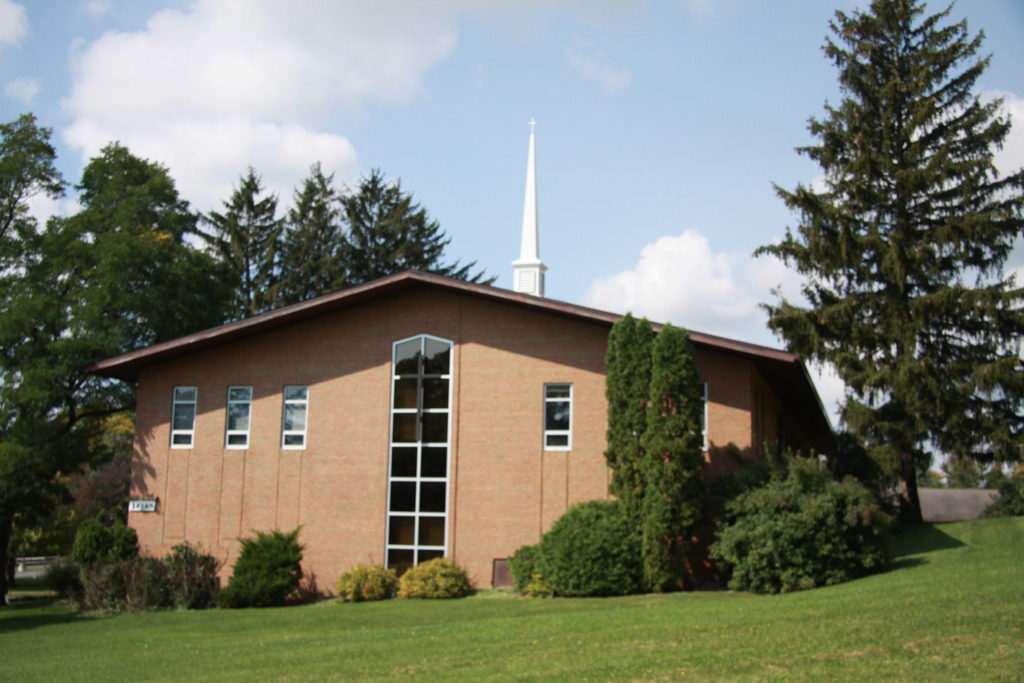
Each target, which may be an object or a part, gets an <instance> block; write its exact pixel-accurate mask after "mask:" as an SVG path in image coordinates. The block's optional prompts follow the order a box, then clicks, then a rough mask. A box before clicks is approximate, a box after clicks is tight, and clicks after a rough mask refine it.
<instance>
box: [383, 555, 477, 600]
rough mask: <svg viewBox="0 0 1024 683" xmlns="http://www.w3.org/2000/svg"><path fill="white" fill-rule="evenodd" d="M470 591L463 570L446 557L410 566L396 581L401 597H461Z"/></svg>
mask: <svg viewBox="0 0 1024 683" xmlns="http://www.w3.org/2000/svg"><path fill="white" fill-rule="evenodd" d="M472 592H473V584H472V583H470V581H469V577H468V576H466V572H465V570H463V569H462V568H461V567H460V566H458V565H457V564H455V563H454V562H452V561H451V560H450V559H448V558H447V557H437V558H434V559H433V560H427V561H426V562H424V563H423V564H421V565H419V566H416V567H412V568H411V569H409V571H407V572H405V573H404V574H402V578H401V579H400V580H399V582H398V594H399V595H400V596H401V597H403V598H461V597H463V596H464V595H469V594H470V593H472Z"/></svg>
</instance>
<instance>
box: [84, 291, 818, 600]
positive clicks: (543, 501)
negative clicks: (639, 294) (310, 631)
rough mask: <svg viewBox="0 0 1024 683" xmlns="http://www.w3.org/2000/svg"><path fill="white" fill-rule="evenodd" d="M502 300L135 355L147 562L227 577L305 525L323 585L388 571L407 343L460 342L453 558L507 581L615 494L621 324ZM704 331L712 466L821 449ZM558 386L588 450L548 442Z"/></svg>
mask: <svg viewBox="0 0 1024 683" xmlns="http://www.w3.org/2000/svg"><path fill="white" fill-rule="evenodd" d="M441 284H442V285H444V283H441ZM488 289H489V288H479V287H477V288H475V289H474V290H473V291H466V290H465V288H462V287H456V286H423V287H407V288H404V289H401V290H397V291H388V290H381V291H379V292H377V293H376V294H375V295H373V296H368V297H364V298H363V299H362V300H359V301H355V302H353V303H352V304H351V305H347V306H346V307H344V308H342V309H340V310H329V311H327V312H324V313H323V314H322V315H317V316H312V315H306V316H304V317H303V318H302V319H299V320H295V321H285V322H283V323H281V324H277V325H276V326H273V327H271V328H269V329H264V330H255V331H252V332H251V333H248V334H244V335H236V336H235V338H233V339H227V340H224V339H220V340H219V341H217V343H212V342H209V343H207V342H204V343H203V344H199V345H197V346H198V348H195V349H194V350H193V349H192V348H190V347H188V346H187V345H184V344H179V346H177V347H175V352H174V353H163V354H162V356H161V355H158V354H156V353H150V352H148V351H147V352H142V354H143V360H142V361H139V360H138V358H136V357H133V359H132V361H131V362H134V363H136V365H135V366H133V369H132V374H131V375H130V376H131V377H132V378H137V380H138V407H137V422H136V438H135V459H134V462H133V475H132V496H133V498H147V499H152V498H157V499H159V503H158V506H157V511H156V512H152V513H143V512H132V513H130V515H129V521H130V524H131V525H132V526H133V527H135V529H136V530H137V531H138V533H139V540H140V542H141V544H142V546H143V547H144V548H145V550H147V551H148V552H150V553H152V554H157V555H160V554H163V553H165V552H166V551H168V550H169V549H170V548H171V547H172V546H173V545H175V544H177V543H179V542H181V541H183V540H188V541H190V542H192V543H198V544H201V545H202V547H203V548H204V549H206V550H207V551H212V552H213V553H215V554H216V555H218V556H219V557H221V558H223V559H224V560H225V561H226V569H225V573H228V572H229V571H230V565H231V563H232V561H233V559H234V557H235V554H236V553H237V549H238V547H239V544H238V540H237V539H238V538H239V537H244V536H247V535H249V534H250V533H251V530H254V529H258V530H269V529H274V528H277V529H282V530H289V529H292V528H294V527H296V526H297V525H302V532H301V540H302V542H303V543H304V544H305V546H306V551H305V560H304V569H305V570H306V571H307V572H312V573H313V574H314V575H315V577H316V579H317V581H318V584H319V586H320V588H321V589H330V588H331V587H333V584H334V582H335V581H336V580H337V578H338V576H339V574H340V573H341V572H342V571H344V570H345V569H347V568H348V567H350V566H351V565H353V564H357V563H366V562H372V563H384V562H385V559H386V545H387V537H386V536H387V531H386V524H387V492H388V459H389V423H390V419H391V412H390V411H391V391H392V381H391V380H392V372H393V369H392V345H393V343H394V342H396V341H398V340H402V339H405V338H409V337H413V336H415V335H421V334H427V335H432V336H435V337H440V338H443V339H446V340H449V341H451V342H453V344H454V346H453V352H452V377H451V403H450V461H449V474H448V481H449V487H448V504H447V509H448V543H447V548H446V552H447V554H448V556H450V557H453V558H454V559H455V560H456V561H457V562H458V563H459V564H461V565H462V566H464V567H465V568H466V569H467V570H468V571H469V573H470V575H471V577H472V578H473V580H474V581H475V582H476V584H477V585H478V586H489V585H490V579H491V568H492V562H493V560H494V559H495V558H504V557H508V556H509V555H510V554H511V553H513V552H514V551H515V550H516V548H518V547H519V546H521V545H523V544H527V543H535V542H536V541H537V540H538V539H539V538H540V535H541V534H542V533H543V532H544V531H545V530H546V529H547V528H549V527H550V525H551V524H552V522H553V521H554V520H555V519H557V518H558V517H559V516H560V515H561V514H562V513H563V512H565V510H566V509H567V508H568V507H569V506H571V505H572V504H574V503H577V502H579V501H584V500H591V499H597V498H605V497H607V495H608V493H607V491H608V480H609V471H608V469H607V467H606V465H605V461H604V448H605V429H606V417H607V415H606V412H607V407H606V402H605V398H604V355H605V349H606V342H607V337H608V331H609V329H610V324H609V323H608V322H607V321H606V320H598V319H587V318H586V317H585V316H571V315H564V314H563V313H561V312H559V311H557V310H551V307H549V306H545V305H523V304H522V301H521V300H517V301H505V300H502V298H501V296H490V295H489V294H488V292H487V290H488ZM495 291H497V292H501V290H495ZM505 298H508V297H507V296H506V297H505ZM520 299H521V297H520ZM224 336H227V335H226V334H225V335H224ZM696 337H697V335H695V346H696V354H697V364H698V368H699V370H700V372H701V374H702V377H703V379H704V380H705V381H707V383H708V387H709V402H708V414H709V420H708V422H709V430H708V431H709V441H710V445H711V448H710V451H709V456H708V457H709V460H710V463H711V469H712V471H716V470H720V469H722V468H725V467H728V466H729V462H730V460H731V459H730V458H729V456H728V455H727V454H726V451H730V452H733V453H735V454H737V455H739V456H741V457H751V456H753V455H756V454H758V453H759V444H760V443H762V442H763V441H765V440H774V439H776V438H778V437H779V436H780V435H779V433H778V430H779V427H780V426H782V425H787V426H786V427H785V429H786V430H787V432H788V434H787V436H788V440H790V441H792V439H794V438H797V439H803V438H804V436H803V432H804V431H806V430H804V429H803V426H802V424H801V423H800V421H799V420H797V419H795V417H794V416H793V414H792V413H793V411H792V409H787V407H786V405H785V401H784V400H783V399H782V398H780V395H779V392H778V391H776V389H773V387H772V384H771V382H770V381H769V380H768V379H767V378H766V377H765V376H764V375H763V373H762V372H761V370H759V366H758V361H757V359H756V355H753V356H752V355H751V354H749V353H748V354H746V355H745V354H743V353H739V352H736V351H735V350H734V349H731V348H716V347H715V346H714V345H711V344H708V343H701V342H700V340H699V339H697V338H696ZM154 348H155V347H154ZM146 353H150V355H148V356H145V355H144V354H146ZM136 356H139V354H136ZM118 362H120V361H119V359H111V361H109V362H104V363H106V364H107V365H106V366H104V367H103V368H99V369H96V368H94V371H95V372H98V373H100V374H110V375H112V376H123V377H127V376H129V375H127V374H124V373H122V374H118V373H117V372H116V371H113V370H110V368H111V367H115V366H116V365H117V363H118ZM97 365H98V366H100V365H103V364H97ZM800 367H801V368H802V366H800ZM546 383H566V384H571V385H572V392H573V401H572V449H571V450H568V451H550V450H544V448H543V428H544V424H543V423H544V417H543V410H544V386H545V384H546ZM237 385H241V386H251V387H252V389H253V398H252V407H251V429H250V435H249V447H248V448H246V449H227V448H225V446H224V443H225V419H226V398H227V391H228V387H229V386H237ZM285 385H306V386H308V423H307V443H306V447H305V449H303V450H284V449H282V447H281V425H282V400H283V397H282V391H283V387H284V386H285ZM176 386H194V387H197V389H198V400H197V406H196V419H195V433H194V441H193V446H192V448H171V446H170V443H171V438H170V420H171V412H172V408H171V406H172V396H173V392H174V387H176ZM782 393H785V392H784V391H783V392H782ZM787 410H788V411H789V415H790V416H789V417H785V418H780V416H782V415H783V414H784V413H786V411H787Z"/></svg>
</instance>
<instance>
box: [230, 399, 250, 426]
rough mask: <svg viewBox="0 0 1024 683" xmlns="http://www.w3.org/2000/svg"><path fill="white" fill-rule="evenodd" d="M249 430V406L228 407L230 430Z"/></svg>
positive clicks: (246, 404) (233, 405)
mask: <svg viewBox="0 0 1024 683" xmlns="http://www.w3.org/2000/svg"><path fill="white" fill-rule="evenodd" d="M248 428H249V404H248V403H231V404H229V405H228V429H231V430H234V429H248Z"/></svg>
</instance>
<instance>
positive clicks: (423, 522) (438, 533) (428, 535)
mask: <svg viewBox="0 0 1024 683" xmlns="http://www.w3.org/2000/svg"><path fill="white" fill-rule="evenodd" d="M419 544H420V545H444V517H420V537H419ZM420 561H421V562H422V559H421V560H420Z"/></svg>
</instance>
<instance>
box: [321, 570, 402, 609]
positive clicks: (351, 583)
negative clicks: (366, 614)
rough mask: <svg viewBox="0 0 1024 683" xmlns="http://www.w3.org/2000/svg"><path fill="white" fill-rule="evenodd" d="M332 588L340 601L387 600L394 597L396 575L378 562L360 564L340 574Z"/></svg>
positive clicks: (396, 588)
mask: <svg viewBox="0 0 1024 683" xmlns="http://www.w3.org/2000/svg"><path fill="white" fill-rule="evenodd" d="M334 590H335V592H336V593H337V594H338V599H339V600H341V601H342V602H362V601H363V600H387V599H388V598H393V597H395V591H397V590H398V575H397V574H396V573H395V570H394V569H385V568H384V567H382V566H380V565H379V564H372V565H366V564H360V565H356V566H355V567H352V568H351V569H349V570H348V571H347V572H345V573H344V574H342V575H341V578H339V579H338V583H337V585H336V586H335V588H334Z"/></svg>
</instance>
